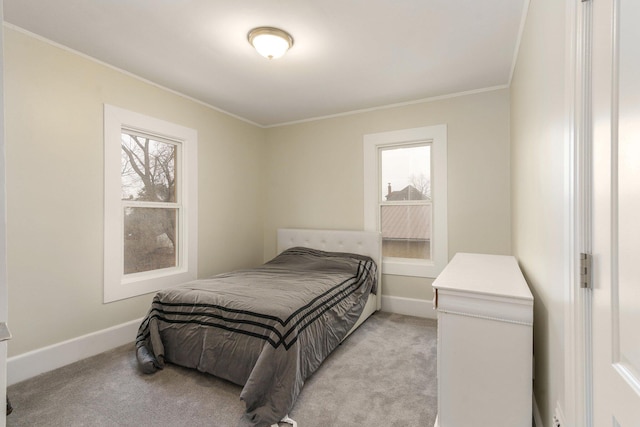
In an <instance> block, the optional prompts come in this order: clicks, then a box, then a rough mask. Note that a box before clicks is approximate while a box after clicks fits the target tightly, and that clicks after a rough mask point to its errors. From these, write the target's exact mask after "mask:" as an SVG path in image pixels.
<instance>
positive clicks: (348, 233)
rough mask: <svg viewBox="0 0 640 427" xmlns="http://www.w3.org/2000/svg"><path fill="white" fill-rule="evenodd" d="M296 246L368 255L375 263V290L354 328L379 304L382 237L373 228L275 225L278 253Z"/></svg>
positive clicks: (380, 299) (378, 306) (376, 308)
mask: <svg viewBox="0 0 640 427" xmlns="http://www.w3.org/2000/svg"><path fill="white" fill-rule="evenodd" d="M296 246H303V247H306V248H313V249H319V250H322V251H327V252H350V253H355V254H360V255H367V256H370V257H371V258H372V259H373V260H374V261H375V262H376V264H377V266H378V291H377V292H376V294H371V295H369V299H368V301H367V304H366V305H365V307H364V310H363V311H362V314H361V315H360V318H359V319H358V321H357V322H356V324H355V325H354V326H353V328H351V330H350V331H349V333H348V334H347V336H348V335H350V334H351V332H353V331H354V330H355V329H356V328H357V327H358V326H360V325H361V324H362V322H364V321H365V320H366V319H367V318H368V317H369V316H370V315H372V314H373V313H375V312H376V311H378V310H380V307H381V306H382V237H381V235H380V233H379V232H376V231H353V230H316V229H303V228H280V229H278V246H277V249H278V254H279V253H281V252H282V251H284V250H286V249H289V248H293V247H296Z"/></svg>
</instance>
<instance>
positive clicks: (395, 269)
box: [363, 125, 449, 278]
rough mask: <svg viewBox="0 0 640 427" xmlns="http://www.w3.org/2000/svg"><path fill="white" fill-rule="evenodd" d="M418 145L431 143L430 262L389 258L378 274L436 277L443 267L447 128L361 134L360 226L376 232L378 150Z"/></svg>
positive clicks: (445, 226) (445, 224) (445, 222)
mask: <svg viewBox="0 0 640 427" xmlns="http://www.w3.org/2000/svg"><path fill="white" fill-rule="evenodd" d="M418 142H430V143H431V164H432V180H433V182H432V183H431V194H432V215H433V224H432V227H433V228H432V233H433V235H432V236H433V237H432V240H431V260H428V261H425V260H415V259H407V258H389V257H385V258H383V260H382V273H383V274H393V275H401V276H417V277H434V278H435V277H436V276H437V275H438V274H439V273H440V272H441V271H442V269H443V268H444V267H445V265H447V262H448V260H449V254H448V237H447V125H436V126H426V127H419V128H413V129H403V130H398V131H391V132H381V133H374V134H368V135H364V143H363V148H364V227H365V230H371V231H379V224H380V218H379V216H380V212H379V211H380V209H379V204H380V194H381V192H380V178H379V173H380V164H379V155H378V152H379V150H380V149H381V148H383V147H384V148H387V147H393V146H399V145H406V144H411V143H418Z"/></svg>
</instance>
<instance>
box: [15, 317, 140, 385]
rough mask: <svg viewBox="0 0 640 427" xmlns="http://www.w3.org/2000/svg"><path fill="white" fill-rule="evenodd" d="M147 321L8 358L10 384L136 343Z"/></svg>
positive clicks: (117, 327)
mask: <svg viewBox="0 0 640 427" xmlns="http://www.w3.org/2000/svg"><path fill="white" fill-rule="evenodd" d="M142 320H143V319H137V320H132V321H130V322H126V323H122V324H120V325H116V326H112V327H110V328H107V329H103V330H101V331H97V332H92V333H90V334H87V335H83V336H81V337H77V338H73V339H70V340H67V341H63V342H61V343H57V344H53V345H50V346H47V347H43V348H39V349H37V350H33V351H29V352H27V353H23V354H19V355H17V356H13V357H10V358H8V359H7V385H8V386H10V385H13V384H16V383H19V382H20V381H24V380H27V379H29V378H32V377H35V376H36V375H40V374H42V373H45V372H49V371H52V370H54V369H57V368H61V367H63V366H66V365H68V364H70V363H74V362H77V361H79V360H82V359H86V358H87V357H91V356H95V355H96V354H100V353H102V352H105V351H108V350H111V349H113V348H116V347H119V346H121V345H125V344H127V343H132V344H133V342H134V341H135V338H136V334H137V332H138V327H139V326H140V323H141V322H142Z"/></svg>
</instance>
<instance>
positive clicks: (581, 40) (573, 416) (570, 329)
mask: <svg viewBox="0 0 640 427" xmlns="http://www.w3.org/2000/svg"><path fill="white" fill-rule="evenodd" d="M591 9H592V4H591V0H586V1H585V0H568V1H567V2H566V42H565V48H566V52H567V54H566V58H567V59H566V67H565V77H566V86H565V95H566V129H565V134H566V141H567V143H566V145H565V156H566V157H565V159H566V174H565V176H566V193H567V198H566V200H567V202H566V203H567V206H565V230H566V234H567V235H566V236H565V237H566V242H567V244H566V248H565V249H566V253H565V256H566V258H565V259H566V260H567V261H568V262H567V263H566V269H567V270H566V275H565V278H566V281H565V283H566V289H565V300H566V301H567V304H565V313H564V317H565V322H564V325H565V330H564V332H565V352H564V370H565V383H564V384H565V392H564V404H565V406H564V410H565V411H566V412H564V413H563V408H560V407H557V408H556V410H555V414H554V418H556V419H557V421H559V422H561V424H562V425H565V423H566V425H569V426H585V427H592V426H593V412H592V408H593V404H592V401H593V392H592V390H593V365H592V350H593V348H592V329H591V327H592V307H591V304H592V290H591V289H585V288H582V287H581V285H580V272H579V270H580V254H581V253H586V254H591V252H592V236H591V233H592V114H591V52H592V47H591V43H592V30H591V23H592V18H591Z"/></svg>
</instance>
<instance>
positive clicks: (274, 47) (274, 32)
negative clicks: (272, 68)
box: [247, 27, 293, 59]
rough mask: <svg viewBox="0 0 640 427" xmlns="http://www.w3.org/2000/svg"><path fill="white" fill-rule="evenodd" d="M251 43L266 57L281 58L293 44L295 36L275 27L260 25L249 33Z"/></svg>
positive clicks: (248, 37)
mask: <svg viewBox="0 0 640 427" xmlns="http://www.w3.org/2000/svg"><path fill="white" fill-rule="evenodd" d="M247 39H248V40H249V43H251V45H252V46H253V47H254V48H255V49H256V50H257V51H258V53H259V54H260V55H262V56H264V57H265V58H269V59H273V58H280V57H281V56H282V55H284V54H285V53H286V52H287V50H289V49H290V48H291V46H293V37H291V35H290V34H289V33H287V32H286V31H283V30H281V29H279V28H273V27H258V28H254V29H253V30H251V31H249V34H247Z"/></svg>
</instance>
